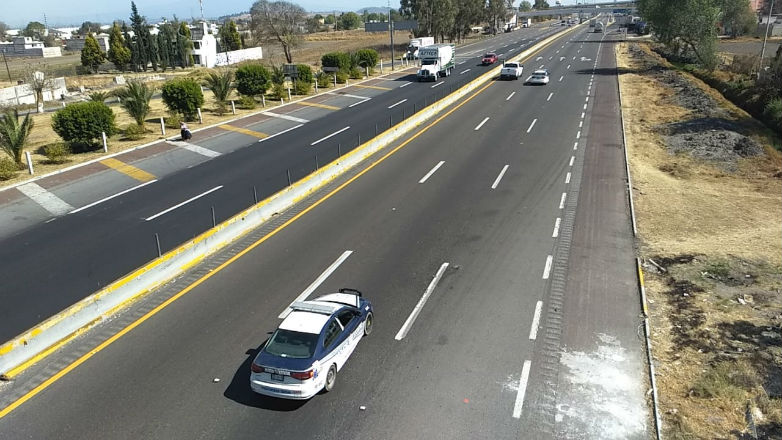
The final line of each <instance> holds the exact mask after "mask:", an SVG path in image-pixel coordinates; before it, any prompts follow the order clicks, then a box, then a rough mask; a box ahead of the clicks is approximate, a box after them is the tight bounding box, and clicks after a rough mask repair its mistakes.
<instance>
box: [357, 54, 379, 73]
mask: <svg viewBox="0 0 782 440" xmlns="http://www.w3.org/2000/svg"><path fill="white" fill-rule="evenodd" d="M353 58H354V59H355V61H356V65H357V66H359V67H362V68H365V67H369V69H370V70H371V69H372V68H374V67H375V66H377V61H378V60H379V59H380V56H378V54H377V51H376V50H374V49H360V50H357V51H356V53H355V56H354V57H353Z"/></svg>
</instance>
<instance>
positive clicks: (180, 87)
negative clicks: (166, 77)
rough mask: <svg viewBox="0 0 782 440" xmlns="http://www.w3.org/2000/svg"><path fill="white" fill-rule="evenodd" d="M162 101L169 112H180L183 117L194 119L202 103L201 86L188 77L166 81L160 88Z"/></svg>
mask: <svg viewBox="0 0 782 440" xmlns="http://www.w3.org/2000/svg"><path fill="white" fill-rule="evenodd" d="M162 96H163V102H164V103H165V104H166V107H168V109H169V110H170V111H171V112H174V113H180V114H182V115H183V116H184V117H185V119H187V120H189V121H192V120H193V119H195V116H196V114H197V113H198V109H199V108H201V106H203V105H204V94H203V93H202V92H201V86H200V85H199V84H198V83H197V82H195V80H193V79H190V78H182V79H175V80H172V81H168V82H166V84H165V85H163V89H162Z"/></svg>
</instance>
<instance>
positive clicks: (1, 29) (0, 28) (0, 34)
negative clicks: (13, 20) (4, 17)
mask: <svg viewBox="0 0 782 440" xmlns="http://www.w3.org/2000/svg"><path fill="white" fill-rule="evenodd" d="M6 32H8V25H7V24H5V23H3V22H2V21H0V41H5V37H6Z"/></svg>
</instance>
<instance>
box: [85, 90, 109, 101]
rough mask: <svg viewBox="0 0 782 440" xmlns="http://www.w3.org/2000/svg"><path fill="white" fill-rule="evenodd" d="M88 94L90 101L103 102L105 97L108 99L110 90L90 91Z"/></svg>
mask: <svg viewBox="0 0 782 440" xmlns="http://www.w3.org/2000/svg"><path fill="white" fill-rule="evenodd" d="M89 96H90V101H95V102H104V101H106V100H107V99H109V97H111V92H101V91H97V92H92V93H90V95H89Z"/></svg>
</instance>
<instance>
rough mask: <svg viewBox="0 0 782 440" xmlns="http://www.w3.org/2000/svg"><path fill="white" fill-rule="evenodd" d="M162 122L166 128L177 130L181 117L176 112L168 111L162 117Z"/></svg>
mask: <svg viewBox="0 0 782 440" xmlns="http://www.w3.org/2000/svg"><path fill="white" fill-rule="evenodd" d="M163 123H164V124H165V125H166V128H176V129H177V130H178V129H179V124H181V123H182V118H181V117H180V116H179V115H178V114H176V113H170V114H169V115H168V116H167V117H165V118H163Z"/></svg>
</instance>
